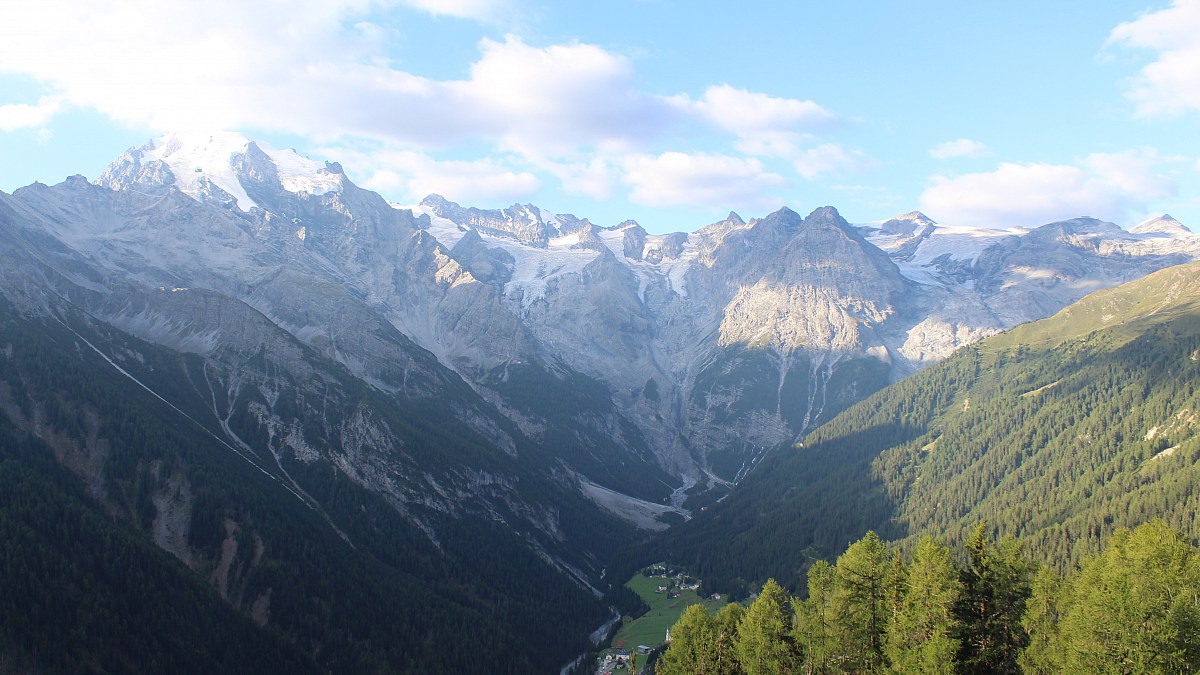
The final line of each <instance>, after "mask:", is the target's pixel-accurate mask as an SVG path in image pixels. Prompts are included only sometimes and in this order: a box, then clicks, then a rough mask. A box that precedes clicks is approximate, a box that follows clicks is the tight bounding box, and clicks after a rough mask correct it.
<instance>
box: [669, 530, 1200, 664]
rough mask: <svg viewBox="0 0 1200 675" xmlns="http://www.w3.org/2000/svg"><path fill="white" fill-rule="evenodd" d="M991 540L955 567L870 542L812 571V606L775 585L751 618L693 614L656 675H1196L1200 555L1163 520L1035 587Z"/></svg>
mask: <svg viewBox="0 0 1200 675" xmlns="http://www.w3.org/2000/svg"><path fill="white" fill-rule="evenodd" d="M986 533H987V528H986V527H985V526H982V525H981V526H979V527H978V528H976V529H975V531H974V533H973V534H972V535H971V537H970V538H969V539H968V541H967V542H966V546H965V548H966V554H967V555H966V563H965V565H963V566H962V567H961V568H960V567H958V566H957V565H956V564H955V562H954V558H953V556H952V555H951V552H950V551H949V550H948V549H947V548H946V547H944V546H942V545H940V544H938V543H936V542H935V541H934V540H933V539H931V538H925V539H923V540H921V542H920V543H918V544H917V547H916V548H915V549H914V550H913V552H912V556H911V558H910V559H909V560H908V561H905V560H904V558H902V557H901V556H900V555H899V554H897V553H896V552H894V551H893V550H892V549H891V548H890V547H889V546H887V545H886V544H884V543H883V542H882V541H881V540H880V539H879V537H877V536H875V534H874V533H868V534H867V536H865V537H863V538H862V539H861V540H859V541H858V542H855V543H854V544H852V545H851V546H850V547H849V548H848V549H846V552H845V553H843V554H842V556H841V557H840V558H838V560H837V564H836V565H830V564H829V563H827V562H824V561H818V562H817V563H816V564H814V565H813V566H812V568H811V569H810V570H809V573H808V598H807V599H806V600H803V601H799V600H796V599H794V598H790V597H789V596H788V593H787V591H786V589H784V588H782V587H780V586H779V585H778V584H777V583H775V582H774V580H771V581H768V582H767V584H766V585H765V586H764V587H763V590H762V593H761V594H760V595H759V597H758V598H757V599H756V600H755V601H754V603H753V604H751V605H750V607H749V608H748V609H745V610H742V609H741V607H740V606H738V605H728V606H726V607H725V608H724V609H722V610H721V612H720V613H718V614H717V615H716V617H712V616H709V615H708V613H707V612H706V611H705V610H704V609H703V608H702V607H700V606H699V605H697V606H693V607H690V608H688V610H687V611H686V612H685V613H684V615H683V617H682V618H681V619H680V620H679V622H678V623H677V624H676V625H675V626H674V627H673V628H671V638H672V639H671V643H670V645H669V648H668V649H667V651H666V652H665V653H664V654H663V657H662V659H661V660H660V661H659V663H658V670H657V672H658V673H660V674H662V675H683V674H684V673H688V674H692V673H720V674H722V675H733V674H737V673H744V674H746V675H756V674H758V673H772V674H775V673H881V672H895V673H972V674H974V673H1016V672H1026V673H1047V674H1049V673H1131V674H1132V673H1194V672H1200V550H1197V548H1196V547H1195V546H1193V545H1192V544H1190V543H1189V542H1188V541H1186V540H1185V539H1184V538H1183V537H1182V536H1181V535H1180V534H1179V533H1178V532H1177V531H1175V530H1173V529H1171V527H1170V526H1168V525H1167V524H1166V523H1165V522H1163V521H1161V520H1155V521H1151V522H1149V523H1145V524H1143V525H1141V526H1139V527H1138V528H1137V529H1135V530H1132V531H1130V530H1119V531H1117V532H1116V533H1115V534H1114V535H1113V536H1112V537H1111V539H1110V540H1109V541H1108V543H1107V545H1106V547H1105V548H1104V550H1103V551H1102V552H1101V553H1100V554H1099V555H1097V556H1095V557H1093V558H1091V559H1090V560H1088V561H1086V562H1085V563H1084V564H1083V565H1082V566H1081V567H1080V568H1079V569H1078V570H1077V571H1076V572H1074V573H1073V574H1068V575H1067V576H1065V577H1063V576H1060V575H1058V574H1057V573H1056V572H1055V571H1054V570H1053V569H1052V568H1050V567H1044V568H1042V569H1040V570H1039V571H1038V573H1037V574H1036V575H1035V576H1034V577H1033V578H1032V580H1031V579H1030V567H1029V565H1028V563H1027V562H1026V561H1025V560H1024V559H1023V558H1022V557H1021V555H1020V549H1019V547H1018V546H1017V544H1016V543H1015V542H1014V541H1012V540H1011V539H1005V540H1003V541H1001V542H1000V543H999V544H994V543H992V542H991V541H990V540H989V539H988V538H987V536H986Z"/></svg>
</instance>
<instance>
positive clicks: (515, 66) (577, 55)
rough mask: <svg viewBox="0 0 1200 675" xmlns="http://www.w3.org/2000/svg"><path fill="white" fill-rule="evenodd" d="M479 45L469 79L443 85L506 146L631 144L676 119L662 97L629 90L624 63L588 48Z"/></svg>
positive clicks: (564, 149) (550, 148)
mask: <svg viewBox="0 0 1200 675" xmlns="http://www.w3.org/2000/svg"><path fill="white" fill-rule="evenodd" d="M481 46H482V50H483V56H482V58H480V60H479V61H477V62H476V63H475V64H474V65H473V66H472V67H471V77H470V79H469V80H466V81H462V82H453V83H449V84H448V85H447V86H448V88H449V90H450V91H453V92H455V93H456V94H457V95H459V96H461V98H462V100H463V101H464V102H466V103H467V104H468V105H469V106H471V108H472V109H473V110H476V111H479V113H480V117H481V119H479V120H477V122H476V123H477V124H478V125H480V126H482V127H486V126H488V125H492V126H493V127H494V128H493V129H491V133H494V134H496V135H498V136H499V137H500V139H501V141H502V144H503V146H504V147H507V148H509V149H513V150H516V151H518V152H522V153H525V154H551V155H556V154H567V153H569V152H571V151H572V150H573V149H574V148H577V147H579V146H589V147H597V146H604V147H620V146H624V145H629V146H636V145H638V144H640V143H641V142H645V141H647V140H649V139H651V138H654V137H656V136H657V135H658V134H659V133H661V131H662V130H663V129H664V128H665V127H666V125H668V124H669V123H670V122H672V121H674V120H676V119H678V113H677V112H676V110H675V107H674V106H673V105H671V104H670V103H669V102H668V101H667V100H666V99H663V98H660V97H656V96H650V95H646V94H643V93H641V92H639V91H638V90H637V89H636V88H635V87H634V85H633V69H632V67H631V66H630V64H629V62H628V60H627V59H625V58H623V57H621V56H618V55H615V54H612V53H610V52H608V51H606V50H604V49H602V48H600V47H597V46H595V45H588V44H567V45H551V46H550V47H545V48H539V47H532V46H530V45H527V44H525V43H524V42H523V41H521V40H520V39H518V38H515V37H512V36H510V37H508V38H507V39H506V40H505V41H504V42H495V41H492V40H484V41H483V42H482V43H481Z"/></svg>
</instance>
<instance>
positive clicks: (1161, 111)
mask: <svg viewBox="0 0 1200 675" xmlns="http://www.w3.org/2000/svg"><path fill="white" fill-rule="evenodd" d="M1108 43H1109V44H1110V45H1125V46H1128V47H1137V48H1143V49H1148V50H1151V51H1154V52H1157V58H1156V59H1155V60H1154V61H1153V62H1151V63H1150V64H1148V65H1146V66H1145V67H1143V68H1142V70H1141V72H1140V73H1138V76H1137V77H1136V78H1135V79H1134V86H1133V89H1132V90H1131V91H1130V92H1129V98H1130V99H1131V100H1133V101H1134V103H1135V104H1136V105H1137V112H1138V114H1140V115H1144V116H1154V115H1178V114H1182V113H1186V112H1197V111H1200V0H1174V2H1172V3H1171V6H1170V7H1168V8H1166V9H1162V10H1158V11H1154V12H1148V13H1146V14H1143V15H1141V16H1140V17H1138V18H1137V19H1135V20H1133V21H1129V22H1126V23H1123V24H1120V25H1119V26H1117V27H1116V28H1114V29H1113V31H1112V33H1111V34H1110V35H1109V37H1108Z"/></svg>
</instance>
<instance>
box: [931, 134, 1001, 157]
mask: <svg viewBox="0 0 1200 675" xmlns="http://www.w3.org/2000/svg"><path fill="white" fill-rule="evenodd" d="M988 152H989V151H988V146H987V145H985V144H983V143H980V142H979V141H973V140H971V139H969V138H959V139H957V140H953V141H946V142H945V143H939V144H937V145H935V146H933V147H932V148H930V149H929V156H930V157H932V158H934V159H953V158H955V157H982V156H984V155H986V154H988Z"/></svg>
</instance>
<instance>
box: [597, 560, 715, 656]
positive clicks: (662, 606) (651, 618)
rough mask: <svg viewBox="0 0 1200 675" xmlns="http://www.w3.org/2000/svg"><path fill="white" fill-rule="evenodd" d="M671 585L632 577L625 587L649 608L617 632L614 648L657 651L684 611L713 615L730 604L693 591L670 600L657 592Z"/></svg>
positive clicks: (636, 575) (668, 580)
mask: <svg viewBox="0 0 1200 675" xmlns="http://www.w3.org/2000/svg"><path fill="white" fill-rule="evenodd" d="M671 583H672V580H671V579H664V578H663V577H646V576H642V574H641V573H638V574H635V575H634V576H633V578H632V579H630V580H629V581H627V582H625V586H626V587H628V588H629V589H631V590H633V592H635V593H637V594H638V595H640V596H641V598H642V600H645V601H646V604H647V605H650V611H648V612H646V613H645V614H643V615H642V616H641V617H640V618H638V619H637V620H636V621H633V622H632V623H629V624H627V625H624V626H622V627H621V629H620V630H618V631H617V634H616V636H615V637H613V641H612V646H613V647H614V648H617V649H636V648H637V646H638V645H648V646H650V647H656V646H658V645H661V644H662V643H663V638H664V637H666V634H667V629H668V628H670V627H671V626H673V625H675V622H676V621H678V620H679V617H680V616H682V615H683V610H685V609H687V608H688V606H689V605H696V604H701V605H704V607H705V608H706V609H708V611H709V612H715V611H717V610H718V609H720V608H722V607H724V606H725V605H727V604H729V601H728V600H726V599H724V598H722V599H721V600H712V599H710V598H707V597H700V596H699V595H697V593H696V591H685V590H681V591H679V597H678V598H669V597H667V594H666V593H658V592H656V591H657V590H658V587H659V586H663V585H670V584H671ZM700 591H701V592H703V591H704V586H703V585H702V586H701V587H700Z"/></svg>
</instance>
